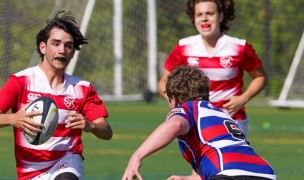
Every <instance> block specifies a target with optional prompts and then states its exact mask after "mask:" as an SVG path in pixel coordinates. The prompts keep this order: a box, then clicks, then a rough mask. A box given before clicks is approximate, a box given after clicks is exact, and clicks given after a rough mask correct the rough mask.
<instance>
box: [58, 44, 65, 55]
mask: <svg viewBox="0 0 304 180" xmlns="http://www.w3.org/2000/svg"><path fill="white" fill-rule="evenodd" d="M58 52H59V53H61V54H63V53H64V52H65V46H64V44H61V45H59V46H58Z"/></svg>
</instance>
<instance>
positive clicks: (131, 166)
mask: <svg viewBox="0 0 304 180" xmlns="http://www.w3.org/2000/svg"><path fill="white" fill-rule="evenodd" d="M140 166H141V161H140V160H139V159H138V158H136V157H135V156H132V157H131V159H130V161H129V163H128V166H127V168H126V170H125V173H124V175H123V176H122V178H121V180H132V179H139V180H142V179H143V178H142V177H141V175H140V173H139V172H138V170H139V168H140Z"/></svg>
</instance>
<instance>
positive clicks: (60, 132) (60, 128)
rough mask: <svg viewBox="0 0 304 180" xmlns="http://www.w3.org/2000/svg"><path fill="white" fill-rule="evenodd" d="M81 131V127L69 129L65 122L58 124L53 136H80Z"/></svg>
mask: <svg viewBox="0 0 304 180" xmlns="http://www.w3.org/2000/svg"><path fill="white" fill-rule="evenodd" d="M81 133H82V130H81V129H69V128H66V127H65V124H58V125H57V128H56V130H55V132H54V134H53V137H67V136H68V137H76V136H80V135H81Z"/></svg>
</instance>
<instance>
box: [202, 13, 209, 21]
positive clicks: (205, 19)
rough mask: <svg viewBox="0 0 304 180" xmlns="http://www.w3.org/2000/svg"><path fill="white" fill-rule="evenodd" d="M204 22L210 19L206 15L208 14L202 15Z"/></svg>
mask: <svg viewBox="0 0 304 180" xmlns="http://www.w3.org/2000/svg"><path fill="white" fill-rule="evenodd" d="M202 21H204V22H205V21H208V18H207V15H206V14H203V15H202Z"/></svg>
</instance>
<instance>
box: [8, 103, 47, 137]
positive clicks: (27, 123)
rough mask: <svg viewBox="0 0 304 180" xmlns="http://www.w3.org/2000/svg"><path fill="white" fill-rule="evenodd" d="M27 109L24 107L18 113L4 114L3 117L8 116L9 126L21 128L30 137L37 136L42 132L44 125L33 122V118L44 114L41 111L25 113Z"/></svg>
mask: <svg viewBox="0 0 304 180" xmlns="http://www.w3.org/2000/svg"><path fill="white" fill-rule="evenodd" d="M26 107H27V106H24V107H23V108H21V109H20V110H19V111H18V112H17V113H13V114H3V116H6V118H7V120H8V124H9V125H11V126H14V127H16V128H20V129H22V130H24V131H25V132H26V133H28V134H30V135H36V134H37V133H38V132H40V131H41V128H42V127H43V124H40V123H36V122H34V121H32V120H31V117H33V116H36V115H41V114H42V113H41V112H39V111H35V112H25V109H26Z"/></svg>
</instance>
